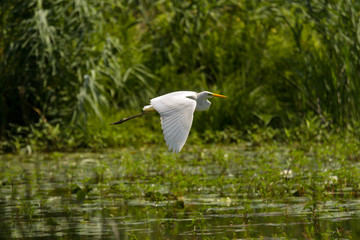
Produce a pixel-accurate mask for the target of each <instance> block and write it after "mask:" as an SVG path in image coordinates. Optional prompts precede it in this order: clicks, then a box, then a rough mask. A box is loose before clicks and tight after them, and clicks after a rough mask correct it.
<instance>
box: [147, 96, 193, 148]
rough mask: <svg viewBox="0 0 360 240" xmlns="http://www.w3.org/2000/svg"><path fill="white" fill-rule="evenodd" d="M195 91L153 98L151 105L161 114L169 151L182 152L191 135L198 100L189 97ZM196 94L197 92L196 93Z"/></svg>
mask: <svg viewBox="0 0 360 240" xmlns="http://www.w3.org/2000/svg"><path fill="white" fill-rule="evenodd" d="M193 94H194V93H193V92H185V91H184V92H176V94H175V93H172V94H166V95H163V96H160V97H157V98H153V99H151V101H150V103H151V106H153V107H154V108H155V110H156V111H157V112H158V113H159V114H160V119H161V127H162V129H163V133H164V138H165V141H166V145H168V146H169V151H173V152H180V150H181V148H182V147H183V146H184V144H185V142H186V139H187V138H188V136H189V132H190V128H191V125H192V121H193V114H194V111H195V108H196V101H195V100H193V99H190V98H188V97H187V96H192V95H193ZM195 94H196V93H195Z"/></svg>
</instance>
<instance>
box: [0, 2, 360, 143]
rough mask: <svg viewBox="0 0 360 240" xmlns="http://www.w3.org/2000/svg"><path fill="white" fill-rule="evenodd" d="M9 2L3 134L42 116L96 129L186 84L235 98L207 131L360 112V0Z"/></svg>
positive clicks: (324, 120)
mask: <svg viewBox="0 0 360 240" xmlns="http://www.w3.org/2000/svg"><path fill="white" fill-rule="evenodd" d="M0 4H1V5H0V6H1V11H0V16H1V23H0V26H1V29H2V30H1V41H0V59H1V71H0V79H1V81H0V108H1V111H0V123H1V124H0V125H1V126H0V136H1V138H3V139H4V138H5V139H7V140H10V141H13V142H16V144H18V143H19V142H21V141H23V140H21V139H18V140H14V139H13V138H21V137H23V136H24V135H26V134H29V133H30V132H33V130H31V131H30V130H26V131H25V132H24V131H23V130H21V131H20V132H21V133H19V131H18V130H17V129H18V128H24V127H25V128H30V127H29V126H32V127H31V128H37V129H39V128H38V127H37V124H40V125H43V124H50V125H49V126H52V127H51V128H55V129H56V128H58V129H61V131H60V132H61V133H59V136H60V138H61V137H64V136H70V135H72V134H73V133H75V132H76V134H77V135H80V136H81V137H80V138H82V139H84V140H85V139H86V140H89V139H93V136H91V134H94V130H90V131H89V129H91V127H90V126H91V125H92V124H93V123H94V122H96V123H99V124H100V125H103V124H107V123H108V121H107V120H108V118H109V113H114V112H115V111H116V110H118V109H121V112H122V113H123V112H125V110H127V109H130V108H131V109H139V110H140V109H141V106H143V105H145V104H147V103H148V101H149V99H150V98H151V97H155V96H157V95H160V94H164V93H167V92H171V91H176V90H194V91H201V90H210V91H214V92H220V93H223V94H225V95H228V96H229V98H228V99H226V101H222V102H219V101H217V100H215V99H214V101H213V104H212V107H211V110H210V111H207V112H204V113H201V114H198V116H197V120H195V122H194V124H193V127H194V129H195V130H196V131H197V132H198V133H199V134H200V135H203V134H205V135H208V133H206V130H207V129H210V130H223V129H234V130H236V131H235V132H242V133H243V132H246V131H245V129H252V128H254V127H253V126H260V128H262V127H264V128H267V127H271V128H274V129H277V128H283V129H288V130H286V131H290V132H291V131H292V130H289V129H292V128H298V127H299V126H305V125H306V124H308V123H307V121H309V120H310V121H311V119H312V118H313V117H316V119H318V120H319V121H320V122H319V124H320V125H319V129H323V126H325V128H329V127H334V128H335V127H338V126H340V127H347V128H355V126H356V124H357V122H359V120H360V119H359V118H360V109H359V106H360V97H359V96H360V92H359V91H360V90H359V89H360V86H359V81H358V72H359V70H360V64H359V62H360V61H359V56H360V54H359V53H360V40H359V39H360V37H359V32H360V31H359V26H360V25H359V21H360V18H359V14H358V12H359V10H360V3H359V2H358V1H355V0H346V1H325V0H315V1H277V0H272V1H251V0H246V1H240V2H238V1H232V0H225V1H209V0H201V1H185V2H184V1H173V0H165V1H163V0H158V1H149V0H142V1H133V0H127V1H115V0H110V1H105V2H99V1H95V0H89V1H83V0H76V1H68V0H62V1H49V0H29V1H20V0H13V1H2V2H1V3H0ZM309 116H310V117H309ZM94 119H96V120H94ZM102 121H103V123H102ZM156 124H158V123H157V122H156ZM310 124H313V123H311V122H310ZM316 124H317V123H316ZM56 126H58V127H56ZM68 126H71V127H70V128H69V127H68ZM151 127H152V128H155V125H154V126H151ZM311 127H313V126H311ZM41 128H42V129H48V127H41ZM75 128H80V130H79V131H78V130H75ZM108 129H110V128H108ZM57 131H58V130H57ZM63 131H66V132H67V133H62V132H63ZM250 131H251V132H252V133H253V132H254V131H253V130H250ZM110 132H111V130H110ZM103 133H104V132H103ZM288 133H289V132H288ZM44 134H46V133H44ZM56 134H57V133H56ZM104 134H107V135H109V136H108V137H110V135H111V134H112V133H104ZM273 134H275V135H278V133H275V132H274V133H273ZM14 135H17V136H14ZM97 137H98V138H101V136H97ZM252 137H254V136H250V137H249V138H252ZM231 138H232V137H231ZM207 139H210V138H207ZM58 140H59V141H67V139H64V140H60V139H58ZM226 141H228V140H226ZM229 141H239V139H233V140H229ZM76 142H78V141H76ZM20 145H21V144H20ZM79 145H90V142H86V141H85V142H83V143H82V144H79ZM108 145H109V146H111V145H112V144H108ZM21 147H24V146H21ZM21 147H20V148H21ZM15 148H19V147H15Z"/></svg>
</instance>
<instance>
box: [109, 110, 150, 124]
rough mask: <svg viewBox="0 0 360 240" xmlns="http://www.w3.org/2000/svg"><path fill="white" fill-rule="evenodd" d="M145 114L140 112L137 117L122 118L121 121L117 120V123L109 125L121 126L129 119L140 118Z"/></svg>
mask: <svg viewBox="0 0 360 240" xmlns="http://www.w3.org/2000/svg"><path fill="white" fill-rule="evenodd" d="M145 113H146V112H145V111H144V112H141V113H139V114H137V115H135V116H132V117H128V118H123V119H121V120H119V121H117V122H114V123H110V125H117V124H121V123H123V122H126V121H128V120H130V119H133V118H136V117H140V116H142V115H144V114H145Z"/></svg>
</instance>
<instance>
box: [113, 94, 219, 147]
mask: <svg viewBox="0 0 360 240" xmlns="http://www.w3.org/2000/svg"><path fill="white" fill-rule="evenodd" d="M213 96H216V97H225V96H223V95H219V94H215V93H211V92H207V91H204V92H200V93H196V92H192V91H178V92H172V93H168V94H165V95H162V96H159V97H156V98H153V99H151V100H150V105H147V106H145V107H144V108H143V113H146V112H150V111H154V110H156V111H157V112H158V113H159V114H160V120H161V127H162V129H163V133H164V138H165V141H166V145H168V147H169V150H170V151H173V152H180V150H181V149H182V147H183V146H184V144H185V142H186V139H187V138H188V136H189V132H190V129H191V125H192V121H193V115H194V111H205V110H207V109H209V108H210V105H211V102H210V101H209V100H208V98H211V97H213ZM143 113H142V114H143ZM142 114H139V115H136V116H134V117H137V116H141V115H142ZM134 117H130V118H126V119H122V120H120V121H119V122H116V123H114V124H119V123H122V122H124V121H127V120H129V119H132V118H134Z"/></svg>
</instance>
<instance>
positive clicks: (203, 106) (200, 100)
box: [195, 94, 211, 111]
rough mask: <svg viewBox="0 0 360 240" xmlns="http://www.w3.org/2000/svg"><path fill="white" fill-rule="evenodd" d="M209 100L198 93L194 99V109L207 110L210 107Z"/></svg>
mask: <svg viewBox="0 0 360 240" xmlns="http://www.w3.org/2000/svg"><path fill="white" fill-rule="evenodd" d="M210 105H211V102H210V101H209V100H207V98H206V97H203V96H201V95H200V94H199V95H198V97H197V99H196V108H195V111H205V110H208V109H209V108H210Z"/></svg>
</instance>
